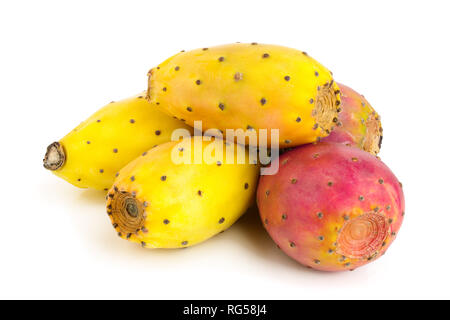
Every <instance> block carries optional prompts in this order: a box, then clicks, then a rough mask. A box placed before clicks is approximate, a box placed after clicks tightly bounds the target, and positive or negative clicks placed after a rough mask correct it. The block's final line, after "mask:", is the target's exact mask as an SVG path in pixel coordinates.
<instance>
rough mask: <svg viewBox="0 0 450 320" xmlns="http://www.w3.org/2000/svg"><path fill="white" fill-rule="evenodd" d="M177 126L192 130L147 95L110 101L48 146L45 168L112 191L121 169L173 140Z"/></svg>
mask: <svg viewBox="0 0 450 320" xmlns="http://www.w3.org/2000/svg"><path fill="white" fill-rule="evenodd" d="M178 128H184V129H187V130H189V131H190V132H192V129H191V128H190V127H188V126H187V125H185V124H184V123H182V122H180V121H179V120H175V119H173V118H171V117H169V116H168V115H166V114H165V113H163V112H161V111H159V110H158V109H157V108H156V107H155V106H153V105H152V104H150V103H148V101H146V100H145V93H142V94H140V95H136V96H133V97H131V98H128V99H124V100H121V101H117V102H111V103H110V104H108V105H106V106H105V107H103V108H101V109H100V110H99V111H97V112H96V113H94V114H93V115H92V116H90V117H89V118H88V119H87V120H86V121H84V122H82V123H81V124H80V125H79V126H77V127H76V128H75V129H74V130H72V131H71V132H70V133H69V134H67V135H66V136H65V137H64V138H62V139H61V140H60V141H59V142H54V143H52V144H50V145H49V146H48V148H47V153H46V155H45V158H44V167H45V168H46V169H49V170H51V171H52V172H53V173H54V174H55V175H57V176H59V177H61V178H63V179H64V180H66V181H68V182H70V183H71V184H73V185H75V186H77V187H80V188H88V187H89V188H95V189H100V190H108V189H109V188H110V187H111V185H112V183H113V181H114V175H115V174H116V173H117V172H118V171H119V169H121V168H122V167H123V166H124V165H126V164H127V163H128V162H130V161H131V160H133V159H134V158H136V157H137V156H138V155H140V154H142V153H143V152H144V151H146V150H148V149H149V148H151V147H153V146H154V145H157V144H161V143H164V142H167V141H170V139H171V134H172V131H173V130H175V129H178Z"/></svg>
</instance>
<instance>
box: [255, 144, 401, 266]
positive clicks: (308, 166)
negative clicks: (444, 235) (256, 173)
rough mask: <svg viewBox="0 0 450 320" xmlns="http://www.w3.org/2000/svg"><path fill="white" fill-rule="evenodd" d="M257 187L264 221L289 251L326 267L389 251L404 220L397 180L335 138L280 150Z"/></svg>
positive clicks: (299, 258) (359, 263)
mask: <svg viewBox="0 0 450 320" xmlns="http://www.w3.org/2000/svg"><path fill="white" fill-rule="evenodd" d="M279 160H280V170H279V172H278V173H277V174H276V175H273V176H263V177H261V179H260V183H259V186H258V193H257V199H258V200H257V201H258V208H259V210H260V214H261V219H262V221H263V224H264V227H265V228H266V229H267V231H268V232H269V234H270V236H271V237H272V239H273V240H274V241H275V242H276V243H277V244H278V246H279V247H280V248H281V250H283V251H284V252H285V253H286V254H287V255H289V256H290V257H292V258H294V259H295V260H297V261H298V262H300V263H302V264H304V265H306V266H309V267H312V268H315V269H318V270H324V271H340V270H348V269H355V268H357V267H360V266H362V265H364V264H366V263H368V262H369V261H372V260H374V259H376V258H378V257H380V256H381V255H383V254H384V252H385V251H386V250H387V248H388V247H389V246H390V245H391V243H392V241H393V240H394V239H395V237H396V235H397V233H398V230H399V229H400V226H401V224H402V221H403V215H404V210H405V203H404V197H403V191H402V187H401V184H400V183H399V181H398V180H397V178H396V177H395V176H394V174H393V173H392V172H391V171H390V170H389V168H388V167H387V166H386V165H385V164H384V163H383V162H381V160H379V159H377V158H376V157H375V156H373V155H371V154H369V153H367V152H364V151H362V150H360V149H357V148H354V147H348V146H345V145H343V144H338V143H325V142H321V143H318V144H310V145H307V146H302V147H299V148H296V149H294V150H290V151H288V152H286V153H285V154H283V155H282V156H281V157H280V159H279Z"/></svg>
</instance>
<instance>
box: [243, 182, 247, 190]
mask: <svg viewBox="0 0 450 320" xmlns="http://www.w3.org/2000/svg"><path fill="white" fill-rule="evenodd" d="M244 189H245V190H247V189H248V183H247V182H246V183H245V184H244Z"/></svg>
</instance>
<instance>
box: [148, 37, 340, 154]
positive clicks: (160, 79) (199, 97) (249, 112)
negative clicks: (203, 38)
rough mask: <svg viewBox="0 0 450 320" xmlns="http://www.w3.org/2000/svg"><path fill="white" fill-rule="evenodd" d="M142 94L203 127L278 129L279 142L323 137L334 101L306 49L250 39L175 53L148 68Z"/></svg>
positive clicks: (327, 78) (327, 76) (333, 90)
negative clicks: (198, 121)
mask: <svg viewBox="0 0 450 320" xmlns="http://www.w3.org/2000/svg"><path fill="white" fill-rule="evenodd" d="M147 94H148V98H149V100H150V101H151V102H152V103H155V104H158V105H159V107H160V108H161V109H162V110H164V111H166V112H167V113H169V114H170V115H172V116H176V117H177V118H179V119H183V120H185V121H186V123H187V124H189V125H193V123H194V121H195V120H202V121H203V127H204V129H205V130H207V129H219V130H222V131H225V130H226V129H242V130H256V131H257V132H258V131H259V130H260V129H273V128H276V129H279V145H280V147H292V146H296V145H300V144H304V143H309V142H314V141H316V140H317V139H318V138H321V137H326V136H327V135H328V134H329V133H330V131H331V129H332V127H333V126H334V122H333V120H334V119H335V118H336V117H337V109H338V107H339V105H340V95H339V87H338V86H337V84H336V83H335V82H334V81H333V77H332V75H331V73H330V71H328V69H326V68H325V67H323V66H322V65H321V64H320V63H318V62H317V61H315V60H314V59H313V58H311V57H310V56H308V55H307V54H306V52H302V51H298V50H294V49H291V48H286V47H281V46H274V45H263V44H258V43H252V44H242V43H236V44H231V45H224V46H217V47H211V48H203V49H197V50H193V51H189V52H180V53H178V54H176V55H175V56H173V57H171V58H169V59H168V60H166V61H164V62H163V63H161V64H160V65H158V67H156V68H153V69H151V70H150V72H149V84H148V90H147ZM270 143H271V141H270V139H269V144H270Z"/></svg>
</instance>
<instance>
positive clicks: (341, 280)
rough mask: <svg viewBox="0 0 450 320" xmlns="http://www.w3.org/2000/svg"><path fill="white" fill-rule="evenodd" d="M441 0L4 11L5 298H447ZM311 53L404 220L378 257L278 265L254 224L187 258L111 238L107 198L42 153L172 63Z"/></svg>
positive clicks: (446, 67)
mask: <svg viewBox="0 0 450 320" xmlns="http://www.w3.org/2000/svg"><path fill="white" fill-rule="evenodd" d="M449 12H450V7H449V4H448V1H431V0H428V1H420V2H419V1H372V2H370V3H369V2H368V1H344V0H341V1H325V0H322V1H310V2H308V3H306V2H305V3H302V2H301V1H281V0H277V1H263V0H259V1H243V0H240V1H231V0H224V1H213V0H209V1H193V0H190V1H167V0H164V1H162V0H161V1H130V0H128V1H111V0H110V1H71V2H69V1H2V2H1V4H0V37H1V38H0V96H1V100H0V110H1V113H0V115H1V118H0V119H1V125H0V130H1V141H2V149H1V150H2V151H1V160H0V161H1V178H2V179H1V183H0V188H1V189H0V195H1V207H0V298H145V299H150V298H158V299H171V298H174V299H175V298H177V299H179V298H185V299H197V298H211V299H212V298H223V299H229V298H234V299H241V298H245V299H259V298H261V299H300V298H307V299H310V298H344V299H346V298H450V293H449V287H450V276H449V271H448V270H449V267H450V265H449V262H450V253H449V252H450V247H449V241H448V239H449V235H450V229H449V226H450V210H449V208H450V205H449V199H450V195H449V194H450V174H449V159H448V155H449V151H448V148H449V138H448V130H449V129H448V126H449V119H450V102H449V97H450V95H449V88H450V81H449V74H450V63H449V60H450V49H449V35H448V32H449V31H450V23H449V21H450V19H449V17H448V13H449ZM236 41H241V42H253V41H256V42H260V43H271V44H280V45H286V46H289V47H294V48H298V49H300V50H304V51H307V52H308V53H309V54H310V55H311V56H313V57H314V58H316V59H317V60H319V61H320V62H322V63H323V64H324V65H325V66H327V67H328V68H330V69H331V70H332V71H333V73H334V76H335V79H336V80H337V81H340V82H342V83H345V84H347V85H349V86H351V87H353V88H354V89H356V90H357V91H360V92H361V93H363V94H364V95H365V96H366V98H367V99H368V100H369V101H370V102H371V104H372V105H373V106H374V107H375V108H376V109H377V111H378V112H379V113H380V114H381V115H382V120H383V126H384V134H385V135H384V142H383V147H382V150H381V153H380V156H381V157H382V159H383V160H384V162H385V163H387V164H388V165H389V166H390V168H391V169H392V170H393V171H394V172H395V174H396V175H397V177H398V178H399V179H400V180H401V181H402V182H403V185H404V192H405V196H406V209H407V210H406V216H405V220H404V224H403V227H402V229H401V231H400V233H399V235H398V238H397V240H396V241H395V243H394V244H393V246H392V247H391V248H390V249H389V251H388V252H387V254H386V255H385V256H384V257H382V258H381V259H379V260H377V261H376V262H374V263H372V264H369V265H367V266H365V267H362V268H360V269H357V270H356V271H354V272H345V273H322V272H315V271H311V270H308V269H305V268H303V267H301V266H300V265H298V264H297V263H296V262H295V261H293V260H291V259H290V258H288V257H287V256H285V255H284V254H283V253H282V252H281V251H279V250H278V249H277V248H276V247H275V245H274V244H273V243H272V241H271V240H270V238H269V237H268V236H267V235H266V233H265V231H264V229H263V228H262V227H261V224H260V222H259V220H258V217H257V214H256V213H255V212H253V213H249V214H247V215H246V216H244V217H243V218H242V219H241V220H240V221H239V222H238V223H237V224H236V225H235V226H233V227H232V228H231V229H230V230H229V231H227V232H225V233H223V234H221V235H219V236H216V237H214V238H213V239H211V240H209V241H206V242H205V243H204V244H201V245H198V246H196V247H192V248H189V249H186V250H169V251H164V250H154V251H152V250H144V249H142V248H140V247H139V246H136V245H134V244H132V243H129V242H127V241H124V240H121V239H119V238H118V237H117V236H116V234H115V232H114V231H113V229H112V227H111V224H110V221H109V219H108V217H107V215H106V213H105V208H104V194H103V193H102V192H96V191H92V190H81V189H77V188H75V187H73V186H71V185H69V184H68V183H66V182H65V181H63V180H61V179H59V178H57V177H56V176H54V175H52V174H51V173H50V172H47V171H46V170H44V168H43V167H42V158H43V156H44V152H45V148H46V147H47V145H48V144H49V143H50V142H52V141H55V140H58V139H60V138H62V137H63V136H64V135H65V134H66V133H67V132H68V131H69V130H71V129H72V128H73V127H75V126H76V125H77V124H78V123H79V122H81V121H82V120H84V119H85V118H87V117H88V116H89V115H90V114H91V113H93V112H94V111H95V110H96V109H97V108H99V107H101V106H103V105H104V104H106V103H108V102H109V101H111V100H118V99H120V98H125V97H127V96H130V95H133V94H135V93H137V92H139V91H141V90H144V89H145V88H146V81H147V78H146V73H147V71H148V69H150V67H153V66H155V65H156V64H158V63H159V62H161V61H163V60H165V59H166V58H167V57H169V56H171V55H172V54H174V53H177V52H178V51H180V50H182V49H186V50H189V49H194V48H198V47H205V46H212V45H217V44H224V43H232V42H236Z"/></svg>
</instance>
